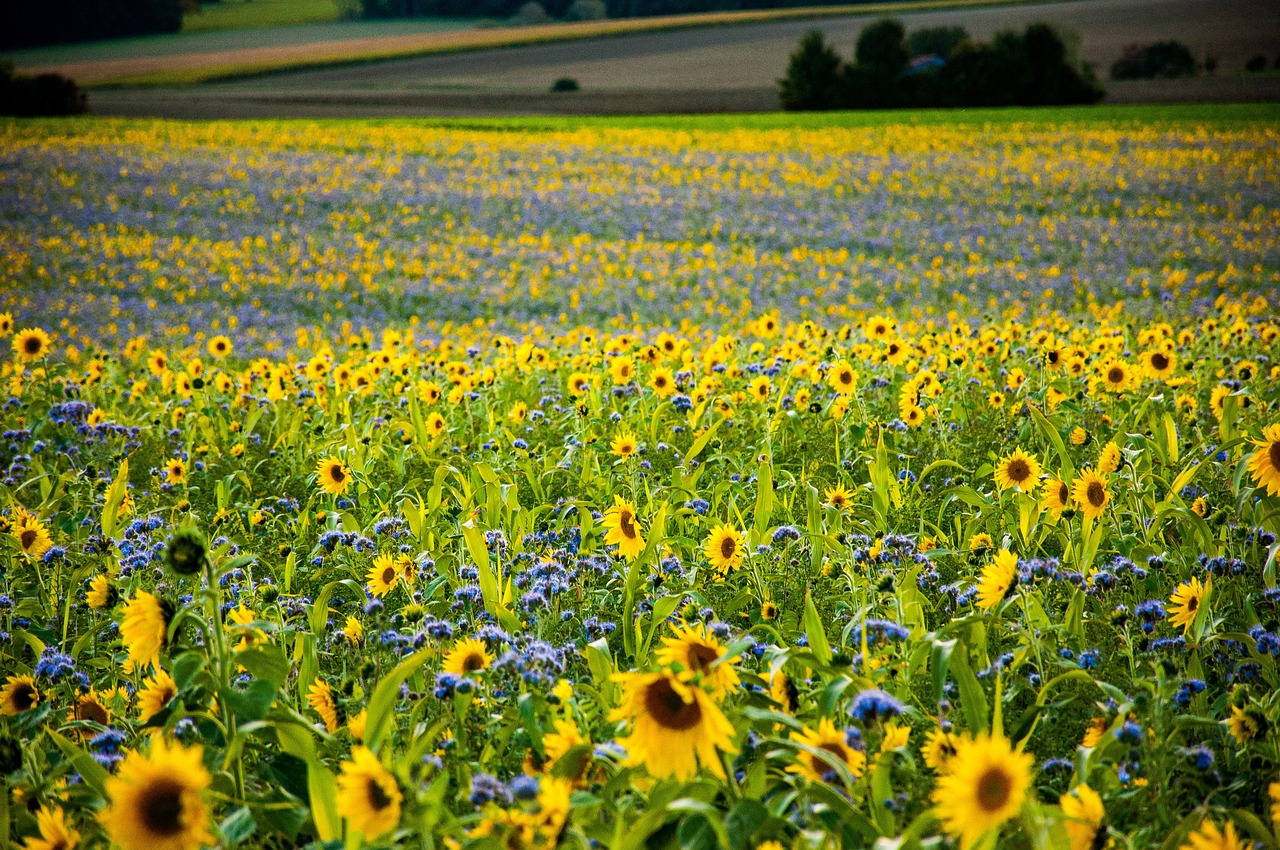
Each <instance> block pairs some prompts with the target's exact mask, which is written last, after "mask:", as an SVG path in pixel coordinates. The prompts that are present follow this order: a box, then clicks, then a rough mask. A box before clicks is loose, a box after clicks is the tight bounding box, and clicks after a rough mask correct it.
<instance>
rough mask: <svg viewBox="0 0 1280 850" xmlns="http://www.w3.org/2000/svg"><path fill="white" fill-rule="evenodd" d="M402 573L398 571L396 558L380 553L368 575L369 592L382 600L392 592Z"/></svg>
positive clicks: (386, 553)
mask: <svg viewBox="0 0 1280 850" xmlns="http://www.w3.org/2000/svg"><path fill="white" fill-rule="evenodd" d="M399 577H400V573H399V572H398V571H397V570H396V558H395V556H394V555H392V554H391V553H390V552H379V553H378V555H377V556H376V557H375V558H374V559H373V564H372V565H371V566H370V567H369V572H368V573H367V574H366V579H367V581H366V584H365V586H366V587H368V589H369V592H370V593H372V594H373V595H374V596H376V597H378V598H379V599H381V598H382V597H383V596H386V595H387V594H388V593H390V592H391V588H392V587H394V586H395V583H396V579H397V578H399Z"/></svg>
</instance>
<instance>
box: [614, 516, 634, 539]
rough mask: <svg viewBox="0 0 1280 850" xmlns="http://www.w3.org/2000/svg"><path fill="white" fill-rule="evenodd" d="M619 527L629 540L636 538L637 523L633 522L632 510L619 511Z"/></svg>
mask: <svg viewBox="0 0 1280 850" xmlns="http://www.w3.org/2000/svg"><path fill="white" fill-rule="evenodd" d="M618 528H619V529H620V530H621V531H622V535H623V536H624V537H626V538H627V539H628V540H635V539H636V524H635V523H634V522H632V519H631V511H621V512H619V514H618Z"/></svg>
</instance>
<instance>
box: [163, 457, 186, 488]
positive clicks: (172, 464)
mask: <svg viewBox="0 0 1280 850" xmlns="http://www.w3.org/2000/svg"><path fill="white" fill-rule="evenodd" d="M163 472H164V481H165V483H166V484H183V483H185V482H186V480H187V464H186V462H185V461H183V460H181V459H180V458H176V457H175V458H170V459H169V460H166V461H165V462H164V467H163Z"/></svg>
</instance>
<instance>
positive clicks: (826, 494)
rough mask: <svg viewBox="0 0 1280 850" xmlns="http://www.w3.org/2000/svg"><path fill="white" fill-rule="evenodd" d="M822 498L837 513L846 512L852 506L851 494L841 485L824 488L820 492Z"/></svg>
mask: <svg viewBox="0 0 1280 850" xmlns="http://www.w3.org/2000/svg"><path fill="white" fill-rule="evenodd" d="M822 496H823V498H825V499H826V501H827V504H828V505H830V506H831V507H833V508H835V509H836V510H838V511H843V510H846V509H847V508H848V507H849V506H850V505H851V504H853V493H852V492H850V491H849V489H848V488H846V487H845V486H844V485H843V484H837V485H836V486H834V487H827V488H825V489H824V490H823V491H822Z"/></svg>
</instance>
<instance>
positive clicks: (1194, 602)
mask: <svg viewBox="0 0 1280 850" xmlns="http://www.w3.org/2000/svg"><path fill="white" fill-rule="evenodd" d="M1199 607H1200V599H1199V597H1196V596H1192V597H1191V598H1190V599H1188V600H1187V613H1188V614H1192V613H1195V610H1196V609H1197V608H1199Z"/></svg>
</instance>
